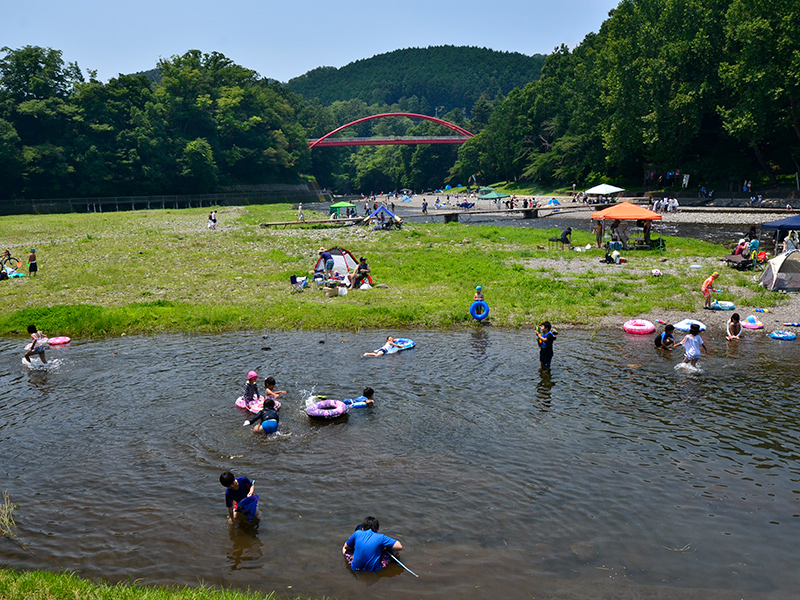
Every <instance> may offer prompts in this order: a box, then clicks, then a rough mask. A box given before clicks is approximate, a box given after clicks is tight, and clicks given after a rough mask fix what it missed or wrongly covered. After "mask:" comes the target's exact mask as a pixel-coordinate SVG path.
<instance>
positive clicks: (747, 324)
mask: <svg viewBox="0 0 800 600" xmlns="http://www.w3.org/2000/svg"><path fill="white" fill-rule="evenodd" d="M742 327H744V328H746V329H762V328H763V327H764V324H763V323H762V322H761V321H759V320H758V319H756V318H755V317H754V316H753V315H750V316H749V317H747V318H746V319H745V320H744V321H742Z"/></svg>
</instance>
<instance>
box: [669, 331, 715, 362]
mask: <svg viewBox="0 0 800 600" xmlns="http://www.w3.org/2000/svg"><path fill="white" fill-rule="evenodd" d="M678 346H683V347H684V349H685V350H686V356H684V358H683V362H685V363H691V365H692V366H693V367H696V366H697V361H698V360H699V359H700V356H701V354H702V353H703V352H705V353H706V354H708V349H707V348H706V344H705V342H703V338H701V337H700V325H698V324H697V323H692V324H691V325H690V326H689V333H687V334H686V337H685V338H683V339H682V340H681V341H680V342H678V343H677V344H675V347H676V348H677V347H678Z"/></svg>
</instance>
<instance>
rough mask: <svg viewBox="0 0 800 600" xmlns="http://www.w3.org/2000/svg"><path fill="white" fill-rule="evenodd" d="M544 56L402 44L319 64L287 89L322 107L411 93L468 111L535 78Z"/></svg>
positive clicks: (391, 98)
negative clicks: (348, 60) (338, 62)
mask: <svg viewBox="0 0 800 600" xmlns="http://www.w3.org/2000/svg"><path fill="white" fill-rule="evenodd" d="M544 59H545V57H544V55H542V54H534V55H533V56H526V55H524V54H520V53H518V52H498V51H496V50H489V49H488V48H473V47H466V46H431V47H428V48H406V49H403V50H395V51H394V52H388V53H386V54H379V55H377V56H373V57H372V58H366V59H363V60H357V61H355V62H352V63H350V64H349V65H345V66H344V67H342V68H340V69H337V68H335V67H319V68H316V69H313V70H311V71H309V72H308V73H306V74H305V75H301V76H300V77H296V78H294V79H291V80H290V81H289V82H288V84H287V85H288V87H289V89H290V90H291V91H292V92H296V93H298V94H302V95H303V96H304V97H305V98H307V99H309V100H311V99H314V98H319V100H320V102H322V104H324V105H328V104H331V103H332V102H335V101H337V100H352V99H355V98H358V99H361V100H363V101H364V102H366V103H367V104H380V103H384V104H396V103H398V102H399V101H400V100H401V99H403V98H411V97H413V96H416V97H417V98H418V99H419V100H420V102H421V104H422V105H425V104H427V105H428V106H430V107H431V110H434V109H435V108H436V107H443V112H447V111H449V110H451V109H453V108H463V109H466V110H467V111H469V110H470V109H471V108H472V106H473V105H474V104H475V101H476V100H478V98H479V97H480V96H481V95H482V94H486V95H487V96H488V97H489V98H490V99H492V98H494V97H495V96H497V94H498V93H500V94H502V95H504V96H505V95H507V94H508V93H509V92H510V91H511V90H513V89H514V88H519V87H523V86H525V85H526V84H527V83H530V82H531V81H535V80H537V79H539V77H540V75H541V73H542V64H544Z"/></svg>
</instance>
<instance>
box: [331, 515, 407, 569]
mask: <svg viewBox="0 0 800 600" xmlns="http://www.w3.org/2000/svg"><path fill="white" fill-rule="evenodd" d="M379 527H380V523H378V519H376V518H375V517H367V518H365V519H364V520H363V521H362V522H361V524H360V525H359V526H358V527H356V530H355V531H354V532H353V534H352V535H351V536H350V537H349V538H347V541H346V542H345V543H344V546H342V555H343V556H344V557H345V560H346V561H347V564H348V565H350V568H351V569H352V570H353V571H380V570H381V569H383V568H385V567H386V566H387V565H388V564H389V563H390V562H391V561H392V557H391V555H390V553H392V552H400V550H402V549H403V544H401V543H400V542H398V541H397V540H395V539H393V538H390V537H389V536H388V535H383V534H382V533H378V528H379Z"/></svg>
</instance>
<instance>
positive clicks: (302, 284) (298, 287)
mask: <svg viewBox="0 0 800 600" xmlns="http://www.w3.org/2000/svg"><path fill="white" fill-rule="evenodd" d="M289 283H291V284H292V292H302V291H303V288H307V287H308V277H298V276H297V275H292V276H291V277H289Z"/></svg>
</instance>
